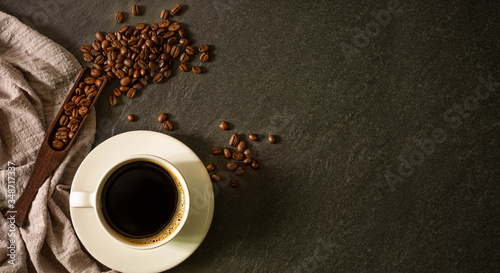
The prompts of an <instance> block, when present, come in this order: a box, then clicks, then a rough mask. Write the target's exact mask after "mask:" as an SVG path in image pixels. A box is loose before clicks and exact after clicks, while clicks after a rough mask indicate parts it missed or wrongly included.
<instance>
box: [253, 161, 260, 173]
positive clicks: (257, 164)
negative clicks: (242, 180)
mask: <svg viewBox="0 0 500 273" xmlns="http://www.w3.org/2000/svg"><path fill="white" fill-rule="evenodd" d="M259 167H260V165H259V162H257V160H255V159H254V160H252V169H254V170H257V169H259Z"/></svg>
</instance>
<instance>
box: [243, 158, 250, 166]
mask: <svg viewBox="0 0 500 273" xmlns="http://www.w3.org/2000/svg"><path fill="white" fill-rule="evenodd" d="M250 164H252V159H251V158H248V157H247V158H245V159H243V165H245V166H248V165H250Z"/></svg>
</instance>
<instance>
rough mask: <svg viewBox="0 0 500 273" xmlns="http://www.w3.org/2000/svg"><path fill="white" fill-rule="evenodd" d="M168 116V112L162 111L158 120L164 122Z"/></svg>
mask: <svg viewBox="0 0 500 273" xmlns="http://www.w3.org/2000/svg"><path fill="white" fill-rule="evenodd" d="M167 118H168V116H167V114H165V113H161V114H160V115H159V116H158V122H159V123H163V122H164V121H165V120H167Z"/></svg>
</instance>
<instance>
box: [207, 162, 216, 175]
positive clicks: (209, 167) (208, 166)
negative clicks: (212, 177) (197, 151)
mask: <svg viewBox="0 0 500 273" xmlns="http://www.w3.org/2000/svg"><path fill="white" fill-rule="evenodd" d="M206 168H207V171H208V172H209V173H211V172H213V171H214V170H215V165H214V164H213V163H210V164H208V165H207V166H206Z"/></svg>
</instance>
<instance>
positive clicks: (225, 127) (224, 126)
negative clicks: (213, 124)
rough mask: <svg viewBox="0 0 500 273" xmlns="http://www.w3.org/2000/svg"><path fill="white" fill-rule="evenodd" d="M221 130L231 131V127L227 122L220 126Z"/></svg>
mask: <svg viewBox="0 0 500 273" xmlns="http://www.w3.org/2000/svg"><path fill="white" fill-rule="evenodd" d="M219 128H220V129H221V130H223V131H227V130H229V125H228V124H227V122H225V121H223V122H221V123H220V124H219Z"/></svg>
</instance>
